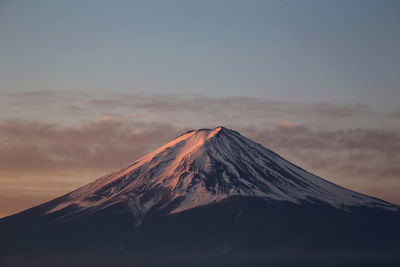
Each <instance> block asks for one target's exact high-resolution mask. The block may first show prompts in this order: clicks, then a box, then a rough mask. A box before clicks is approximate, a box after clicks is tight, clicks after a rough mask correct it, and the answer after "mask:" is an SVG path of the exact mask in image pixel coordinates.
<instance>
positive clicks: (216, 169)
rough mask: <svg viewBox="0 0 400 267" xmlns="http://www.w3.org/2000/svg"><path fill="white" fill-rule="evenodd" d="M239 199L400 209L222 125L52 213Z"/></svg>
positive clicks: (185, 138)
mask: <svg viewBox="0 0 400 267" xmlns="http://www.w3.org/2000/svg"><path fill="white" fill-rule="evenodd" d="M150 192H151V193H152V194H153V196H152V197H151V198H146V195H149V193H150ZM234 195H240V196H253V197H260V198H264V199H266V200H280V201H290V202H293V203H297V204H299V205H300V204H301V203H303V202H315V201H320V202H324V203H327V204H329V205H332V206H334V207H336V208H342V209H346V208H348V207H350V206H369V207H377V208H384V209H392V210H396V209H397V207H396V206H395V205H392V204H390V203H387V202H384V201H382V200H379V199H376V198H371V197H368V196H364V195H361V194H358V193H355V192H352V191H350V190H347V189H345V188H342V187H339V186H337V185H334V184H332V183H330V182H327V181H325V180H323V179H321V178H319V177H316V176H314V175H312V174H310V173H308V172H306V171H304V170H302V169H300V168H298V167H297V166H295V165H293V164H291V163H289V162H288V161H286V160H284V159H282V158H281V157H279V156H278V155H277V154H275V153H273V152H271V151H269V150H268V149H265V148H264V147H262V146H261V145H259V144H257V143H255V142H253V141H251V140H249V139H247V138H245V137H243V136H242V135H240V134H239V133H237V132H235V131H232V130H229V129H226V128H224V127H217V128H215V129H211V130H210V129H201V130H197V131H191V132H188V133H185V134H183V135H182V136H180V137H178V138H177V139H175V140H173V141H172V142H170V143H168V144H166V145H164V146H162V147H161V148H159V149H157V150H156V151H154V152H153V153H151V154H149V155H147V156H145V157H143V158H141V159H139V160H137V161H135V162H134V163H132V164H130V165H129V166H128V167H126V168H123V169H121V170H119V171H117V172H115V173H112V174H110V175H107V176H104V177H102V178H100V179H98V180H96V181H94V182H93V183H90V184H88V185H86V186H84V187H82V188H80V189H78V190H76V191H74V192H72V193H70V194H68V195H67V200H66V201H64V202H62V203H60V204H58V205H57V206H55V207H54V208H52V209H51V210H49V211H48V212H47V213H51V212H55V211H58V210H60V209H63V208H65V207H68V206H69V205H73V204H76V205H77V206H78V207H79V209H81V210H84V209H96V208H104V207H107V206H109V205H113V204H115V203H119V202H128V203H129V206H130V207H131V208H132V212H134V213H138V214H139V213H140V214H142V215H144V214H145V213H146V212H147V210H149V209H150V208H151V207H153V206H154V205H156V204H162V206H167V205H168V204H170V203H172V202H174V201H176V200H178V199H179V205H177V206H176V207H175V208H174V209H173V210H171V213H175V212H180V211H183V210H186V209H190V208H193V207H196V206H201V205H206V204H210V203H213V202H217V201H221V200H223V199H226V198H228V197H230V196H234ZM135 210H137V211H135Z"/></svg>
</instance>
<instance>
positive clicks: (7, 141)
mask: <svg viewBox="0 0 400 267" xmlns="http://www.w3.org/2000/svg"><path fill="white" fill-rule="evenodd" d="M0 38H1V41H0V217H2V216H6V215H10V214H12V213H15V212H18V211H21V210H24V209H26V208H29V207H32V206H34V205H37V204H39V203H42V202H44V201H46V200H50V199H52V198H54V197H57V196H59V195H61V194H64V193H67V192H69V191H71V190H73V189H76V188H77V187H79V186H82V185H84V184H87V183H88V182H91V181H93V180H94V179H96V178H98V177H100V176H102V175H104V174H107V173H108V172H110V171H113V170H116V169H118V168H120V167H123V166H124V165H126V164H128V163H129V162H132V161H134V160H136V159H137V158H138V157H140V156H143V155H145V154H146V153H148V152H150V151H152V150H153V149H155V148H157V147H158V146H160V145H162V144H164V143H166V142H168V141H170V140H172V139H173V138H175V137H176V136H178V135H179V134H181V133H182V132H184V131H187V130H189V129H196V128H213V127H216V126H218V125H223V126H226V127H229V128H232V129H234V130H236V131H239V132H240V133H242V134H243V135H245V136H247V137H249V138H251V139H253V140H255V141H257V142H259V143H261V144H262V145H264V146H265V147H267V148H270V149H272V150H274V151H275V152H277V153H278V154H280V155H282V156H283V157H285V158H286V159H288V160H290V161H292V162H293V163H295V164H297V165H299V166H300V167H302V168H304V169H306V170H308V171H310V172H313V173H315V174H317V175H319V176H321V177H323V178H325V179H327V180H329V181H332V182H334V183H337V184H339V185H342V186H345V187H347V188H350V189H352V190H355V191H359V192H361V193H365V194H369V195H372V196H376V197H379V198H382V199H384V200H387V201H390V202H393V203H397V204H400V193H399V192H400V105H399V101H400V52H399V48H400V2H399V1H389V0H387V1H380V0H375V1H368V0H360V1H356V0H352V1H348V0H345V1H340V0H335V1H333V0H332V1H320V0H315V1H295V0H293V1H284V0H280V1H272V0H271V1H233V0H230V1H50V0H49V1H40V0H39V1H22V0H21V1H7V0H3V1H1V0H0Z"/></svg>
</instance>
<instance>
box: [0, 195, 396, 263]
mask: <svg viewBox="0 0 400 267" xmlns="http://www.w3.org/2000/svg"><path fill="white" fill-rule="evenodd" d="M63 212H64V213H65V212H66V211H63ZM38 213H40V212H38V211H37V210H35V209H33V210H29V211H27V212H25V213H20V214H17V215H14V216H10V217H7V218H4V219H1V220H0V229H1V232H0V246H1V247H0V249H1V251H0V266H2V267H11V266H18V267H19V266H29V267H33V266H41V267H44V266H57V267H61V266H82V267H83V266H85V267H87V266H132V267H134V266H144V267H146V266H149V267H151V266H393V267H395V266H396V267H398V266H400V230H399V225H400V224H399V222H400V219H399V218H400V216H399V213H398V212H393V211H385V210H376V209H354V210H351V211H343V210H339V209H335V208H332V207H327V206H319V205H308V206H304V205H302V206H301V207H300V206H298V205H294V204H290V203H285V202H281V203H279V202H275V203H267V202H265V201H259V200H257V199H252V198H242V197H238V198H230V199H227V200H225V201H221V202H219V203H217V204H214V205H209V206H205V207H198V208H195V209H192V210H188V211H185V212H182V213H178V214H175V215H168V216H167V213H160V212H155V213H151V212H150V213H149V215H148V216H146V218H145V219H144V220H143V222H142V224H141V225H140V226H138V227H135V218H134V217H133V216H132V214H131V213H130V211H129V209H128V208H127V207H126V206H123V205H118V206H113V207H110V208H107V209H104V210H101V211H99V212H97V213H93V214H82V216H77V217H73V218H69V217H68V216H66V215H65V214H56V215H52V216H37V215H36V214H38Z"/></svg>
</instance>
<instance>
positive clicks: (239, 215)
mask: <svg viewBox="0 0 400 267" xmlns="http://www.w3.org/2000/svg"><path fill="white" fill-rule="evenodd" d="M399 223H400V211H399V207H398V206H397V205H394V204H391V203H388V202H385V201H383V200H380V199H377V198H373V197H370V196H366V195H363V194H359V193H356V192H354V191H351V190H348V189H345V188H343V187H340V186H338V185H335V184H333V183H331V182H329V181H326V180H324V179H322V178H319V177H317V176H315V175H313V174H311V173H309V172H307V171H305V170H303V169H301V168H299V167H297V166H296V165H294V164H292V163H290V162H288V161H286V160H285V159H283V158H282V157H280V156H279V155H277V154H276V153H274V152H272V151H270V150H268V149H266V148H264V147H263V146H261V145H260V144H257V143H255V142H253V141H252V140H250V139H248V138H246V137H244V136H242V135H241V134H239V133H238V132H235V131H233V130H230V129H227V128H224V127H217V128H214V129H200V130H195V131H189V132H186V133H184V134H182V135H181V136H179V137H177V138H176V139H175V140H173V141H172V142H170V143H168V144H166V145H164V146H162V147H160V148H159V149H157V150H156V151H154V152H152V153H150V154H148V155H146V156H144V157H142V158H140V159H138V160H136V161H135V162H133V163H131V164H129V165H128V166H126V167H125V168H122V169H121V170H119V171H116V172H113V173H111V174H109V175H106V176H103V177H101V178H99V179H97V180H95V181H94V182H92V183H89V184H88V185H85V186H83V187H81V188H79V189H77V190H75V191H73V192H71V193H68V194H66V195H64V196H61V197H59V198H56V199H54V200H52V201H50V202H47V203H44V204H42V205H39V206H37V207H34V208H31V209H28V210H26V211H24V212H21V213H18V214H15V215H12V216H9V217H6V218H3V219H0V249H1V251H2V252H0V263H2V265H1V266H46V264H47V265H49V266H53V265H54V263H55V262H57V265H60V264H65V266H71V265H73V266H136V265H137V266H180V265H181V266H266V264H267V263H268V264H269V265H268V266H400V265H399V263H400V256H399V255H398V254H399V253H398V251H400V250H399V249H400V230H399V227H398V225H399ZM322 259H324V260H323V262H321V260H322ZM35 264H36V265H35ZM196 264H197V265H196Z"/></svg>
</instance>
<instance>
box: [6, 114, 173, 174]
mask: <svg viewBox="0 0 400 267" xmlns="http://www.w3.org/2000/svg"><path fill="white" fill-rule="evenodd" d="M176 135H178V131H177V129H176V128H174V127H173V126H172V125H170V124H168V123H144V122H132V121H130V122H125V121H123V120H120V119H115V118H113V117H103V118H102V119H100V120H98V121H94V122H88V123H85V124H82V125H80V126H77V127H63V126H61V125H57V124H49V123H44V122H40V121H25V120H9V121H6V122H3V123H1V124H0V141H1V144H0V169H1V172H3V173H5V172H7V173H12V174H24V173H31V172H40V173H54V172H58V171H68V170H73V171H79V170H90V169H106V170H110V169H113V168H119V167H121V166H122V165H123V164H127V163H129V162H130V161H133V160H135V159H136V158H138V157H140V156H143V155H144V154H146V153H147V152H149V149H151V148H155V147H156V146H158V145H161V144H163V143H165V142H167V141H168V140H170V139H172V138H173V137H174V136H176Z"/></svg>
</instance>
